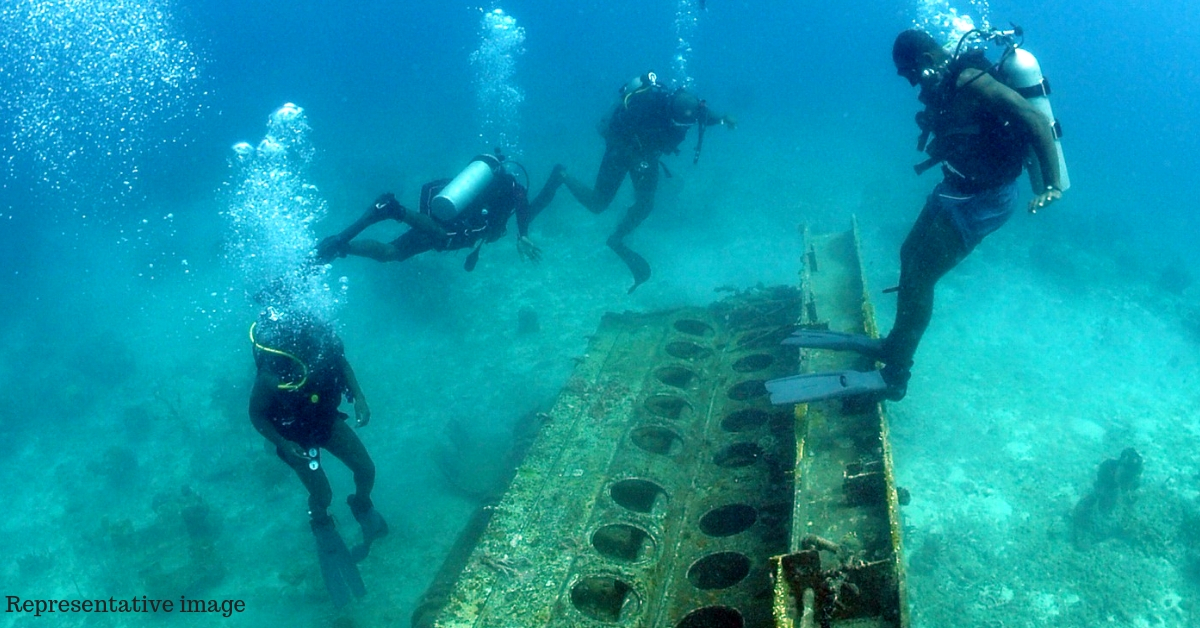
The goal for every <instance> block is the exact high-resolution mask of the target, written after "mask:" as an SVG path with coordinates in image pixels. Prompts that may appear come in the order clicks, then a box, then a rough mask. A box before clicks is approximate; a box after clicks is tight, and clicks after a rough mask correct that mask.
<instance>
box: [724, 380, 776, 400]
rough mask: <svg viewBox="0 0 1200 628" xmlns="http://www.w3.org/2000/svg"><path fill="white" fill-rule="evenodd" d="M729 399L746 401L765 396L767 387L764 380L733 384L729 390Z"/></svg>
mask: <svg viewBox="0 0 1200 628" xmlns="http://www.w3.org/2000/svg"><path fill="white" fill-rule="evenodd" d="M728 394H729V398H730V399H733V400H734V401H746V400H749V399H754V398H755V397H762V396H763V395H765V394H767V385H766V382H765V381H764V380H761V379H751V380H746V381H744V382H741V383H739V384H734V385H733V387H732V388H730V389H729V393H728Z"/></svg>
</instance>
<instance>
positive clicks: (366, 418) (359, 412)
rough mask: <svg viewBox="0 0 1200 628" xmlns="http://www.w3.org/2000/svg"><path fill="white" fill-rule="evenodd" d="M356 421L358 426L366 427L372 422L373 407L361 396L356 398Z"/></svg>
mask: <svg viewBox="0 0 1200 628" xmlns="http://www.w3.org/2000/svg"><path fill="white" fill-rule="evenodd" d="M354 421H355V424H356V425H358V427H366V426H367V423H370V422H371V407H370V406H368V405H367V400H366V399H363V398H362V397H361V396H360V397H358V398H356V399H355V400H354Z"/></svg>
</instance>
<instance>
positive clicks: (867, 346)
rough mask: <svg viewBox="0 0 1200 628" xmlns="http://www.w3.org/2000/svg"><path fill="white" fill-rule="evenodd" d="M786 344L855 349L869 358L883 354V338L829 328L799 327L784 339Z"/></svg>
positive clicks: (878, 357)
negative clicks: (830, 329)
mask: <svg viewBox="0 0 1200 628" xmlns="http://www.w3.org/2000/svg"><path fill="white" fill-rule="evenodd" d="M783 344H785V345H796V346H798V347H808V348H809V349H829V350H831V351H853V352H855V353H858V354H861V355H864V356H866V357H868V358H875V359H877V360H878V359H880V358H881V357H882V356H883V339H882V338H872V337H870V336H865V335H863V334H848V333H845V332H840V331H829V330H827V329H797V330H796V331H794V332H792V335H791V336H789V337H788V338H787V339H785V340H784V341H783Z"/></svg>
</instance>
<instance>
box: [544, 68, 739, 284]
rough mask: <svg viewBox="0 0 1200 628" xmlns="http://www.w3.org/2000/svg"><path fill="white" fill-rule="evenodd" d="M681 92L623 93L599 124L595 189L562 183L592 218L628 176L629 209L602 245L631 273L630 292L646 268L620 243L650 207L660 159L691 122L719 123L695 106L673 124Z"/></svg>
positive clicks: (673, 151) (642, 278)
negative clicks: (689, 118)
mask: <svg viewBox="0 0 1200 628" xmlns="http://www.w3.org/2000/svg"><path fill="white" fill-rule="evenodd" d="M681 91H682V90H677V91H675V92H670V91H667V90H665V89H663V88H661V87H658V86H654V87H649V88H645V89H642V90H639V91H635V92H633V93H630V94H627V95H626V96H625V97H624V98H623V99H622V101H621V103H619V104H618V105H617V107H616V108H615V109H614V110H613V112H612V114H611V115H610V116H609V118H608V120H607V122H606V123H604V126H603V129H602V134H603V135H604V141H605V146H604V157H603V158H602V159H601V161H600V170H599V171H598V172H597V173H596V183H595V185H594V186H593V187H592V188H587V187H586V186H585V185H583V184H582V183H580V182H578V181H575V180H573V179H570V178H568V179H567V180H566V181H565V183H566V185H567V188H568V189H570V190H571V193H572V194H573V195H574V196H575V198H576V199H578V200H579V202H580V203H582V204H583V206H584V207H586V208H587V209H588V210H589V211H591V212H592V213H596V214H598V213H600V212H603V211H604V210H606V209H608V206H609V205H610V204H612V201H613V199H614V198H615V197H616V195H617V190H619V189H620V187H621V182H622V181H624V180H625V175H626V174H628V175H629V180H630V182H631V183H632V184H633V196H634V200H633V205H630V206H629V209H627V210H626V211H625V217H624V218H622V219H621V222H620V223H619V224H618V225H617V228H616V230H615V231H613V233H612V235H611V236H609V238H608V246H609V248H611V249H612V250H613V252H615V253H616V254H617V255H618V256H619V257H620V258H621V260H622V261H623V262H625V265H626V266H628V267H629V270H630V272H632V273H633V280H634V284H633V287H632V288H630V289H629V290H630V292H632V291H633V290H635V289H636V288H637V287H638V286H639V285H641V283H642V282H644V281H646V280H647V279H649V277H650V264H649V263H647V262H646V260H645V259H644V258H643V257H642V256H641V255H638V254H637V253H635V252H634V251H632V250H631V249H630V248H629V247H627V246H626V245H625V242H624V240H625V236H627V235H629V234H630V233H632V232H633V230H634V229H636V228H637V227H638V225H640V224H642V221H644V220H645V219H646V217H647V216H649V215H650V212H651V211H652V210H653V209H654V193H655V192H656V191H657V189H658V177H659V169H660V166H661V161H660V160H661V159H662V156H663V155H665V154H676V153H678V152H679V144H680V143H682V142H683V140H684V138H686V137H687V132H688V129H689V128H691V126H692V125H693V124H697V123H698V124H701V125H703V126H711V125H714V124H720V123H721V120H722V118H721V117H719V116H716V115H713V114H712V112H710V111H709V110H708V109H707V108H706V107H703V106H700V107H699V109H698V110H697V111H696V115H697V117H698V120H697V121H693V122H691V123H688V124H680V123H677V122H675V121H674V120H673V119H672V113H673V111H672V104H673V102H674V101H675V98H676V97H677V96H680V92H681ZM697 102H699V101H697Z"/></svg>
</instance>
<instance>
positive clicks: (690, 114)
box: [671, 89, 701, 126]
mask: <svg viewBox="0 0 1200 628" xmlns="http://www.w3.org/2000/svg"><path fill="white" fill-rule="evenodd" d="M700 104H701V103H700V99H699V98H697V97H696V95H695V94H693V93H691V92H689V91H686V90H682V89H681V90H679V91H678V92H675V96H674V97H673V98H671V121H672V122H674V123H675V124H678V125H680V126H690V125H693V124H695V123H696V119H697V118H698V117H699V115H700Z"/></svg>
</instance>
